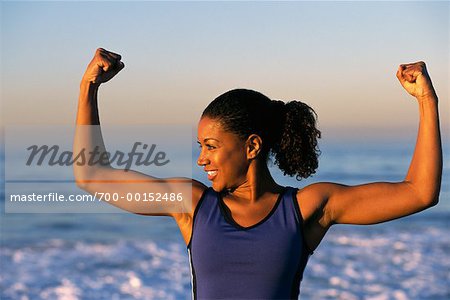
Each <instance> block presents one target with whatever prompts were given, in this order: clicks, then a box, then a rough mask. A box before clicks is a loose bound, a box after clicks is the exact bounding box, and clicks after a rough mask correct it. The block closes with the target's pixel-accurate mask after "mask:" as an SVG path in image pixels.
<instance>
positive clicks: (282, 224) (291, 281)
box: [74, 49, 442, 299]
mask: <svg viewBox="0 0 450 300" xmlns="http://www.w3.org/2000/svg"><path fill="white" fill-rule="evenodd" d="M123 67H124V64H123V63H122V62H121V57H120V55H118V54H115V53H112V52H109V51H106V50H104V49H98V50H97V51H96V53H95V56H94V58H93V59H92V61H91V63H90V64H89V66H88V68H87V70H86V73H85V74H84V76H83V79H82V81H81V92H80V98H79V106H78V116H77V125H99V124H100V123H99V118H98V111H97V91H98V88H99V86H100V85H101V84H102V83H104V82H106V81H108V80H110V79H111V78H112V77H114V76H115V75H116V74H117V73H118V72H119V71H120V70H121V69H122V68H123ZM397 78H398V79H399V81H400V83H401V84H402V86H403V87H404V88H405V90H406V91H407V92H408V93H410V94H411V95H412V96H414V97H415V98H416V99H417V101H418V104H419V112H420V126H419V132H418V138H417V144H416V148H415V151H414V155H413V158H412V161H411V164H410V167H409V170H408V172H407V174H406V176H405V179H404V180H403V181H401V182H394V183H389V182H374V183H367V184H362V185H357V186H346V185H342V184H337V183H330V182H320V183H315V184H311V185H309V186H306V187H304V188H302V189H295V188H292V187H282V186H280V185H278V184H277V183H276V182H275V180H274V179H273V178H272V176H271V174H270V172H269V170H268V167H267V159H268V156H269V155H270V154H273V155H274V158H275V163H276V164H277V165H278V166H279V167H280V169H281V170H282V171H283V172H284V173H285V174H288V175H290V176H294V175H295V176H296V178H297V179H300V178H306V177H308V176H310V175H311V174H313V173H314V172H315V170H316V168H317V166H318V162H317V157H318V149H317V139H318V138H319V137H320V132H319V131H318V130H317V129H316V116H315V113H314V111H313V110H312V109H311V108H310V107H309V106H307V105H306V104H304V103H301V102H298V101H293V102H289V103H287V104H284V103H283V102H281V101H272V100H270V99H269V98H267V97H266V96H264V95H262V94H260V93H258V92H255V91H250V90H242V89H240V90H232V91H229V92H227V93H225V94H223V95H221V96H219V97H218V98H216V99H215V100H214V101H212V102H211V103H210V104H209V105H208V107H207V108H206V109H205V111H204V112H203V114H202V117H201V119H200V122H199V124H198V143H199V144H200V147H201V153H200V155H199V157H198V161H197V163H198V165H199V166H201V167H203V168H204V170H205V172H207V174H208V180H210V181H211V182H212V187H211V188H208V187H207V186H205V185H203V184H202V183H200V182H198V181H195V180H192V179H189V180H188V182H189V183H190V186H192V190H191V193H192V208H191V209H189V210H187V211H186V212H185V213H180V212H175V213H155V212H154V211H153V212H152V211H151V210H150V209H149V208H148V207H144V206H142V205H141V204H139V203H138V202H129V201H118V202H114V203H112V204H114V205H115V206H117V207H120V208H122V209H125V210H128V211H130V212H134V213H139V214H145V215H169V216H171V217H173V218H174V219H175V221H176V222H177V224H178V226H179V228H180V230H181V233H182V236H183V238H184V240H185V242H186V244H187V246H188V251H189V257H190V262H191V267H192V269H191V271H192V280H193V297H194V298H203V299H210V298H234V299H236V298H253V299H255V298H258V299H268V298H271V299H273V298H283V299H285V298H297V297H298V294H299V287H300V281H301V278H302V274H303V270H304V267H305V265H306V262H307V259H308V256H309V255H310V254H311V253H312V251H314V249H315V248H316V247H317V246H318V245H319V243H320V241H321V240H322V238H323V237H324V235H325V234H326V232H327V231H328V229H329V228H330V227H331V226H332V225H334V224H374V223H380V222H386V221H389V220H393V219H397V218H400V217H404V216H407V215H410V214H413V213H416V212H419V211H421V210H424V209H426V208H429V207H431V206H433V205H435V204H436V203H437V201H438V196H439V190H440V182H441V172H442V151H441V142H440V132H439V117H438V99H437V95H436V93H435V91H434V89H433V86H432V83H431V80H430V77H429V75H428V73H427V70H426V67H425V64H424V63H423V62H418V63H412V64H405V65H400V67H399V68H398V71H397ZM77 128H78V130H77V133H76V135H75V143H74V148H75V149H74V150H75V151H74V153H78V152H79V150H80V149H81V148H88V149H89V148H93V147H94V146H97V147H100V149H101V151H105V148H104V144H103V140H102V136H101V131H100V127H99V126H88V127H86V128H85V129H83V130H82V129H81V128H83V126H77ZM101 151H100V152H101ZM74 171H75V177H76V179H77V183H78V184H79V186H80V187H81V188H83V189H84V190H86V191H88V192H90V193H92V194H94V193H96V192H102V191H103V192H105V191H106V192H115V193H119V194H125V193H127V192H130V186H128V185H124V184H119V182H123V181H132V182H134V181H138V182H142V181H145V182H148V184H156V185H158V186H163V187H164V188H166V189H168V190H171V189H175V185H176V184H177V182H179V181H180V179H179V178H178V179H175V178H173V179H164V180H161V179H158V178H155V177H151V176H147V175H144V174H141V173H138V172H125V171H123V170H118V169H114V168H112V167H111V166H109V164H106V165H102V166H80V165H77V164H74ZM102 180H103V181H105V180H106V181H108V182H110V181H111V180H113V181H114V182H118V183H117V184H108V185H107V186H105V185H104V184H102V183H99V181H102ZM144 189H145V188H144Z"/></svg>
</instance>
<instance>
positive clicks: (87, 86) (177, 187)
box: [73, 48, 206, 238]
mask: <svg viewBox="0 0 450 300" xmlns="http://www.w3.org/2000/svg"><path fill="white" fill-rule="evenodd" d="M123 68H124V64H123V63H122V62H121V57H120V55H118V54H115V53H112V52H109V51H107V50H104V49H101V48H99V49H97V51H96V53H95V55H94V58H93V59H92V61H91V62H90V64H89V66H88V67H87V70H86V72H85V74H84V76H83V79H82V80H81V84H80V96H79V100H78V113H77V119H76V131H75V138H74V144H73V153H74V155H76V154H77V153H80V152H81V151H84V152H85V153H88V152H90V151H93V150H94V149H95V150H96V152H98V153H106V149H105V145H104V142H103V136H102V131H101V127H100V120H99V114H98V102H97V94H98V89H99V87H100V85H101V84H102V83H104V82H107V81H108V80H110V79H111V78H113V77H114V76H115V75H116V74H117V73H119V72H120V71H121V70H122V69H123ZM100 161H101V162H102V163H101V164H100V163H96V164H93V165H90V164H88V163H87V162H83V163H81V162H79V163H74V165H73V166H74V175H75V181H76V183H77V185H78V186H79V187H80V188H82V189H83V190H85V191H87V192H89V193H91V194H93V195H95V194H96V195H99V194H100V193H105V194H113V193H114V194H115V195H116V196H118V197H116V199H117V201H109V202H108V203H110V204H112V205H114V206H116V207H118V208H121V209H123V210H126V211H129V212H132V213H136V214H142V215H168V216H172V217H174V218H175V219H176V221H177V222H178V225H179V226H180V228H181V229H182V232H183V228H182V227H185V230H187V231H189V230H190V226H189V225H190V222H191V220H192V214H193V211H194V210H195V207H196V205H197V203H198V201H199V199H200V197H201V195H202V193H203V191H204V190H205V189H206V186H204V185H203V184H202V183H200V182H198V181H195V180H192V179H188V178H169V179H159V178H156V177H152V176H148V175H146V174H143V173H140V172H135V171H132V170H129V171H128V170H127V171H125V170H121V169H116V168H113V167H112V166H111V165H110V163H109V160H108V159H106V160H105V161H102V160H100ZM155 190H157V191H164V192H166V193H176V194H178V193H181V194H182V195H188V196H189V197H191V199H192V201H182V202H177V201H175V202H171V203H165V202H159V203H157V202H143V201H128V200H127V195H130V194H144V193H149V192H151V191H155ZM189 197H187V196H185V198H186V199H189ZM191 203H192V205H190V204H191ZM183 235H185V234H183ZM185 238H186V237H185Z"/></svg>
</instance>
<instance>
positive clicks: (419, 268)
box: [0, 141, 450, 300]
mask: <svg viewBox="0 0 450 300" xmlns="http://www.w3.org/2000/svg"><path fill="white" fill-rule="evenodd" d="M413 146H414V144H413V143H411V142H409V143H404V142H400V141H391V142H389V143H386V142H384V143H361V142H358V141H345V142H339V141H334V142H332V143H329V144H323V145H321V148H322V155H321V159H320V166H319V171H318V172H317V174H315V175H314V176H313V177H312V178H309V179H308V180H305V181H300V182H298V181H295V180H293V179H289V178H285V177H283V176H282V174H280V172H279V171H277V170H276V169H273V170H272V171H273V174H274V176H275V178H276V180H277V182H279V183H280V184H283V185H290V186H295V187H302V186H305V185H307V184H309V183H312V182H318V181H332V182H339V183H343V184H350V185H352V184H359V183H365V182H371V181H399V180H402V179H403V177H404V175H405V174H406V171H407V168H408V165H409V161H410V159H411V155H412V151H413ZM448 154H450V153H449V151H448V149H447V150H446V151H445V153H444V158H448V157H449V155H448ZM2 157H4V155H2ZM193 157H195V153H194V155H193ZM2 159H3V158H2ZM444 161H445V159H444ZM194 162H195V159H194ZM3 163H4V161H3V160H2V165H3ZM193 170H194V171H193V177H194V178H196V179H198V180H200V181H202V182H204V183H207V180H206V178H205V175H204V174H203V172H202V171H201V170H200V168H198V167H195V166H193ZM4 178H5V177H4V174H2V183H3V186H4ZM449 178H450V170H449V164H448V159H447V160H446V163H445V166H444V178H443V182H442V191H441V196H440V202H439V204H438V205H436V206H434V207H432V208H431V209H429V210H427V211H424V212H421V213H418V214H416V215H413V216H409V217H406V218H403V219H399V220H395V221H391V222H387V223H383V224H378V225H370V226H355V225H336V226H334V227H332V228H331V229H330V231H329V233H328V234H327V236H326V237H325V238H324V240H323V241H322V243H321V245H320V246H319V247H318V248H317V249H316V251H315V253H314V254H313V255H312V256H311V257H310V260H309V263H308V265H307V267H306V270H305V273H304V278H303V281H302V284H301V296H300V298H301V299H346V300H351V299H372V300H375V299H376V300H382V299H399V300H403V299H450V284H449V283H450V234H449V228H450V201H449V200H450V189H449V183H450V180H449ZM4 192H5V191H4V189H2V193H1V195H0V196H1V203H0V204H1V206H0V207H1V223H0V224H1V245H0V250H1V254H0V259H1V271H0V290H1V294H0V298H1V299H4V300H7V299H14V300H16V299H20V300H25V299H33V300H34V299H59V300H73V299H190V298H191V283H190V279H191V277H190V270H189V264H188V255H187V251H186V246H185V245H184V242H183V240H182V237H181V234H180V233H179V231H178V228H177V226H176V224H175V222H174V221H173V220H171V219H170V218H168V217H145V216H139V215H133V214H117V213H116V214H113V213H98V214H92V213H89V214H83V213H39V214H30V213H5V207H4V202H5V196H4V195H5V194H4ZM24 192H26V191H24ZM105 205H107V204H105ZM380 209H382V207H380Z"/></svg>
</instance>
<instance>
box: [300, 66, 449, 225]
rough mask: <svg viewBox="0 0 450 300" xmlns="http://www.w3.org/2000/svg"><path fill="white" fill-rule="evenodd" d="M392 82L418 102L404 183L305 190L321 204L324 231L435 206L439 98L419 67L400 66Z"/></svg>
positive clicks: (316, 186)
mask: <svg viewBox="0 0 450 300" xmlns="http://www.w3.org/2000/svg"><path fill="white" fill-rule="evenodd" d="M397 78H398V79H399V81H400V83H401V84H402V86H403V87H404V88H405V90H406V91H407V92H408V93H410V94H411V95H412V96H414V97H415V98H416V99H417V101H418V104H419V112H420V124H419V131H418V136H417V142H416V147H415V150H414V155H413V158H412V161H411V164H410V166H409V169H408V172H407V174H406V177H405V179H404V180H403V181H402V182H395V183H389V182H374V183H368V184H363V185H357V186H345V185H340V184H334V183H317V184H313V185H311V186H309V187H307V188H305V192H307V194H310V193H311V194H314V195H315V196H316V197H318V198H321V200H319V201H320V202H321V203H322V204H321V205H319V206H320V207H321V215H322V218H323V219H322V221H323V222H322V224H323V225H325V226H326V227H328V226H330V225H332V224H336V223H341V224H342V223H344V224H374V223H380V222H385V221H389V220H393V219H397V218H400V217H403V216H407V215H410V214H413V213H416V212H419V211H421V210H424V209H426V208H428V207H431V206H433V205H436V204H437V202H438V198H439V191H440V187H441V174H442V148H441V137H440V130H439V114H438V98H437V95H436V93H435V91H434V88H433V85H432V83H431V79H430V77H429V75H428V73H427V69H426V66H425V63H423V62H417V63H412V64H405V65H400V67H399V69H398V71H397ZM308 191H309V192H308ZM311 194H310V195H311ZM316 199H317V198H316ZM317 200H318V199H317ZM327 225H328V226H327Z"/></svg>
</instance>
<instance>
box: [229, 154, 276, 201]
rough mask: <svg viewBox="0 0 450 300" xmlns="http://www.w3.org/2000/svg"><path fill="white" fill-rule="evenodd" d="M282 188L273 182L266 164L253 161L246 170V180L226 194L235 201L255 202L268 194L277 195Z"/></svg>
mask: <svg viewBox="0 0 450 300" xmlns="http://www.w3.org/2000/svg"><path fill="white" fill-rule="evenodd" d="M282 189H283V187H282V186H280V185H279V184H277V183H276V182H275V180H274V179H273V177H272V174H270V171H269V168H268V167H267V163H266V162H260V161H259V160H254V161H253V162H252V163H251V164H250V166H249V169H248V173H247V178H246V180H245V181H244V182H243V183H242V184H240V185H239V186H238V187H236V188H235V189H233V190H230V191H228V194H229V195H230V196H231V197H233V198H236V199H245V200H246V201H249V202H257V201H258V200H260V199H261V198H263V197H265V196H268V194H279V193H280V192H281V191H282Z"/></svg>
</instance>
